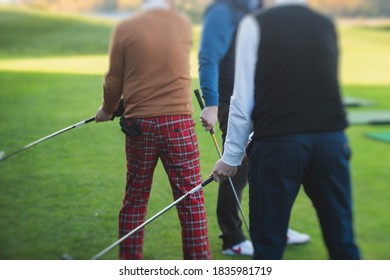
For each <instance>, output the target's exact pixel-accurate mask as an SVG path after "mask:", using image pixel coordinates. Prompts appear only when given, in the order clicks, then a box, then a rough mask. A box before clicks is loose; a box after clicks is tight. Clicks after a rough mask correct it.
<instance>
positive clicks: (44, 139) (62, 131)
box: [0, 117, 95, 160]
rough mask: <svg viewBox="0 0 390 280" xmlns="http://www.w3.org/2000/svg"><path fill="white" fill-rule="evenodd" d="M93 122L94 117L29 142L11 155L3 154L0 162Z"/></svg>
mask: <svg viewBox="0 0 390 280" xmlns="http://www.w3.org/2000/svg"><path fill="white" fill-rule="evenodd" d="M94 120H95V117H91V118H89V119H86V120H83V121H81V122H78V123H75V124H73V125H71V126H68V127H66V128H63V129H61V130H59V131H56V132H54V133H52V134H49V135H47V136H45V137H42V138H40V139H38V140H35V141H34V142H31V143H30V144H27V145H25V146H24V147H22V148H20V149H18V150H16V151H13V152H12V153H9V154H8V155H7V154H4V153H3V155H2V157H1V158H0V160H6V159H7V158H9V157H11V156H13V155H16V154H18V153H20V152H22V151H24V150H26V149H28V148H31V147H33V146H35V145H37V144H39V143H42V142H43V141H46V140H48V139H50V138H53V137H55V136H57V135H59V134H61V133H64V132H66V131H69V130H71V129H73V128H76V127H79V126H81V125H83V124H86V123H90V122H92V121H94Z"/></svg>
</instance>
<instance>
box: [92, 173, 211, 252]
mask: <svg viewBox="0 0 390 280" xmlns="http://www.w3.org/2000/svg"><path fill="white" fill-rule="evenodd" d="M213 180H214V179H213V176H210V177H209V178H208V179H207V180H205V181H204V182H203V183H201V184H199V185H198V186H196V187H195V188H193V189H192V190H191V191H189V192H188V193H186V194H185V195H183V196H181V197H180V198H178V199H177V200H175V201H174V202H172V203H171V204H169V205H168V206H167V207H165V208H164V209H162V210H161V211H160V212H158V213H157V214H155V215H154V216H153V217H151V218H149V219H148V220H146V221H145V222H143V223H142V224H140V225H139V226H138V227H136V228H135V229H133V230H132V231H130V232H129V233H127V234H126V235H124V236H123V237H122V238H120V239H119V240H117V241H116V242H114V243H113V244H111V245H110V246H108V247H107V248H105V249H103V250H102V251H100V252H99V253H97V254H96V255H95V256H93V257H92V258H91V260H97V259H99V258H101V257H102V256H103V255H105V254H106V253H108V252H109V251H111V250H112V249H113V248H114V247H115V246H117V245H118V244H120V243H121V242H122V241H124V240H125V239H127V238H129V237H130V236H131V235H133V234H134V233H136V232H137V231H139V230H140V229H142V228H143V227H145V226H146V225H147V224H149V223H151V222H153V221H154V220H155V219H157V218H158V217H160V216H161V215H162V214H164V213H165V212H167V211H168V210H169V209H171V208H172V207H173V206H175V205H176V204H178V203H179V202H180V201H182V200H183V199H185V198H187V197H188V196H190V195H192V194H194V193H196V192H197V191H199V190H200V189H202V188H203V187H204V186H206V185H207V184H209V183H211V182H212V181H213Z"/></svg>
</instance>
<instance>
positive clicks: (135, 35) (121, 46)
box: [103, 9, 193, 118]
mask: <svg viewBox="0 0 390 280" xmlns="http://www.w3.org/2000/svg"><path fill="white" fill-rule="evenodd" d="M191 47H192V29H191V22H190V21H189V19H188V18H186V17H184V16H183V15H181V14H179V13H178V12H177V11H175V10H164V9H153V10H146V11H143V12H140V13H139V14H137V15H135V16H133V17H131V18H129V19H127V20H125V21H123V22H121V23H120V24H119V25H118V26H117V27H116V29H115V30H114V32H113V36H112V40H111V47H110V67H109V71H108V73H107V74H106V76H105V79H104V85H103V110H104V111H105V112H106V113H108V114H112V113H113V112H114V111H115V110H116V108H117V105H118V103H119V100H120V98H121V97H122V96H123V99H124V101H125V114H124V115H125V117H129V118H130V117H131V118H137V117H153V116H164V115H190V114H192V113H193V107H192V102H191V101H192V95H191V76H190V64H189V60H190V51H191Z"/></svg>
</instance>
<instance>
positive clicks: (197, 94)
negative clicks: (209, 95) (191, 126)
mask: <svg viewBox="0 0 390 280" xmlns="http://www.w3.org/2000/svg"><path fill="white" fill-rule="evenodd" d="M194 92H195V96H196V99H198V103H199V106H200V109H201V110H203V109H204V104H203V100H202V97H201V96H200V93H199V90H197V89H196V90H194ZM210 133H211V135H213V134H214V133H215V132H214V129H213V128H212V129H210Z"/></svg>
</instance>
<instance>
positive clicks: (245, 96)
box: [222, 15, 260, 166]
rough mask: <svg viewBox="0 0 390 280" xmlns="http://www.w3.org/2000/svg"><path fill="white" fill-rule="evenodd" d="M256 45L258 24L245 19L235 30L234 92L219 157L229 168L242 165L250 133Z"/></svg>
mask: <svg viewBox="0 0 390 280" xmlns="http://www.w3.org/2000/svg"><path fill="white" fill-rule="evenodd" d="M259 43H260V28H259V24H258V22H257V20H256V19H255V18H254V17H253V16H252V15H247V16H246V17H244V19H243V20H242V21H241V22H240V25H239V27H238V33H237V39H236V58H235V74H234V90H233V95H232V97H231V100H230V111H229V121H228V129H227V136H226V141H225V145H224V153H223V156H222V161H223V162H224V163H226V164H228V165H231V166H238V165H240V164H241V161H242V157H243V155H244V153H245V148H246V144H247V143H248V136H249V134H250V133H251V128H252V111H253V107H254V103H255V100H254V89H255V74H256V64H257V57H258V48H259Z"/></svg>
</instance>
